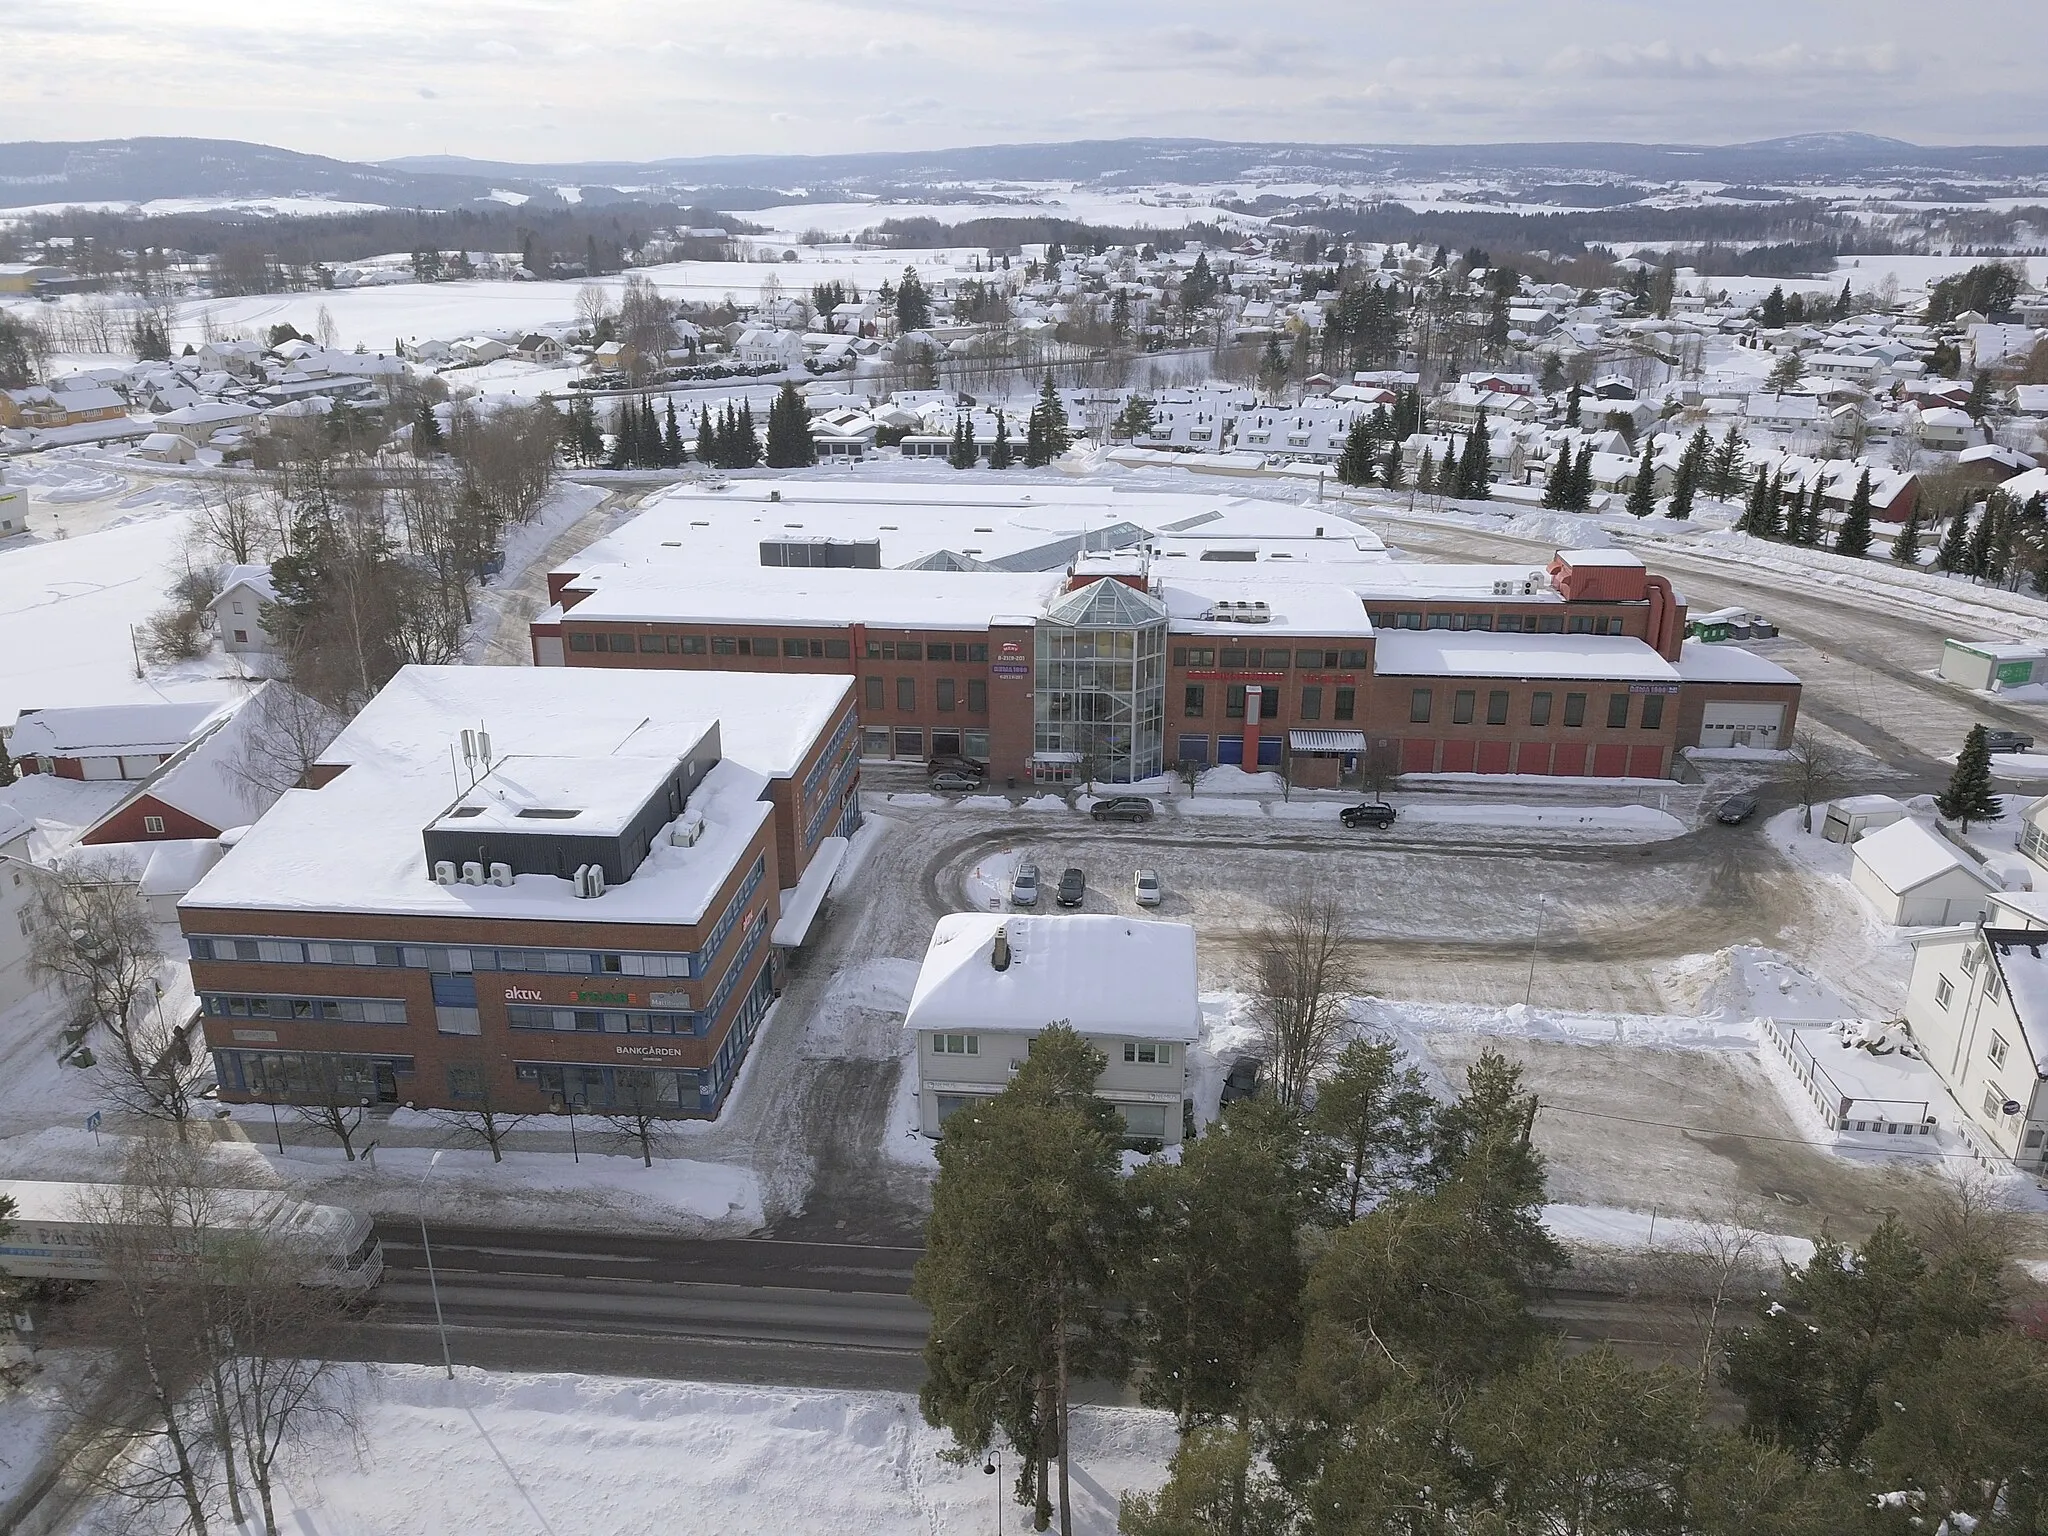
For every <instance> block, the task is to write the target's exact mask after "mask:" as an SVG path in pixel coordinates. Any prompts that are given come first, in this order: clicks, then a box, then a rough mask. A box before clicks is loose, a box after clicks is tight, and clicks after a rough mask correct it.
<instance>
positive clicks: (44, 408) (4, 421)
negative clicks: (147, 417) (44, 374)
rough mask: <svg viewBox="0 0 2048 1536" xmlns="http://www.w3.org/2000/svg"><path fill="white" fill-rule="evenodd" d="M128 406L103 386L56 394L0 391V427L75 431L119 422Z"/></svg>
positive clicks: (39, 387) (35, 387) (36, 389)
mask: <svg viewBox="0 0 2048 1536" xmlns="http://www.w3.org/2000/svg"><path fill="white" fill-rule="evenodd" d="M127 414H128V402H127V401H126V400H125V399H123V398H122V397H121V395H120V394H119V393H118V392H116V391H114V390H112V389H108V388H107V387H105V386H104V385H95V386H92V387H89V388H85V389H66V390H55V389H47V388H44V387H43V386H42V385H30V386H29V387H28V388H26V389H0V427H24V428H51V427H77V426H83V425H85V424H86V423H88V422H94V421H118V420H120V419H121V418H122V417H124V416H126V415H127Z"/></svg>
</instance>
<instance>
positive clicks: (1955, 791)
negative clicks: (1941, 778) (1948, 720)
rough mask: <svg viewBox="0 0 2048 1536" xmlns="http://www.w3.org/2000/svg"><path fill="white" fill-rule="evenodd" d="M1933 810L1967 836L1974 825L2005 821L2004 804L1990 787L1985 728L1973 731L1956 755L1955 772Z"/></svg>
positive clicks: (1989, 755) (1989, 745)
mask: <svg viewBox="0 0 2048 1536" xmlns="http://www.w3.org/2000/svg"><path fill="white" fill-rule="evenodd" d="M1934 808H1935V809H1936V810H1937V811H1939V812H1941V814H1942V816H1943V817H1944V818H1945V819H1946V820H1949V821H1953V822H1959V823H1960V824H1961V825H1962V829H1963V830H1964V831H1965V832H1967V831H1969V830H1970V823H1971V822H1973V821H1998V820H2001V819H2002V818H2003V817H2004V815H2005V804H2004V802H2003V801H2001V800H2000V799H1999V798H1998V795H1997V794H1996V792H1995V791H1993V789H1992V787H1991V744H1990V742H1988V741H1987V740H1986V739H1985V736H1984V727H1983V726H1981V725H1973V726H1971V727H1970V734H1969V735H1968V736H1967V737H1965V738H1964V740H1963V750H1962V751H1961V752H1959V753H1957V754H1956V767H1955V772H1954V773H1952V774H1950V775H1949V779H1948V788H1947V789H1946V790H1944V791H1942V793H1940V794H1938V795H1936V796H1935V797H1934Z"/></svg>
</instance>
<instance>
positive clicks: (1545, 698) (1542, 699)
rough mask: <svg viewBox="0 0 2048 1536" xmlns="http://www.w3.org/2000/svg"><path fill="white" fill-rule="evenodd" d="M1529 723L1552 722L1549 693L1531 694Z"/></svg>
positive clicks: (1542, 723) (1545, 723)
mask: <svg viewBox="0 0 2048 1536" xmlns="http://www.w3.org/2000/svg"><path fill="white" fill-rule="evenodd" d="M1529 723H1530V724H1531V725H1548V724H1550V695H1549V694H1547V693H1532V694H1530V695H1529Z"/></svg>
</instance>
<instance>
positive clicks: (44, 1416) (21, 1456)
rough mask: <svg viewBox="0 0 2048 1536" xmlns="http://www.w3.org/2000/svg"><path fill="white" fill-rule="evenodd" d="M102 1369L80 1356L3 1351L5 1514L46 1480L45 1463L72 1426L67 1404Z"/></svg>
mask: <svg viewBox="0 0 2048 1536" xmlns="http://www.w3.org/2000/svg"><path fill="white" fill-rule="evenodd" d="M101 1369H102V1366H101V1364H100V1361H99V1359H98V1358H97V1357H95V1356H94V1355H92V1354H88V1353H86V1352H83V1351H80V1350H69V1349H67V1350H42V1351H40V1352H38V1353H37V1354H36V1355H35V1356H34V1357H33V1358H29V1357H28V1352H27V1351H26V1350H25V1349H22V1348H21V1347H19V1346H17V1345H14V1344H11V1343H10V1344H6V1345H0V1509H5V1508H6V1506H7V1501H8V1500H9V1499H12V1498H14V1497H15V1496H16V1495H18V1494H20V1493H21V1492H22V1491H23V1490H24V1489H25V1488H26V1487H27V1486H28V1485H29V1484H30V1483H31V1482H33V1481H34V1480H35V1479H36V1478H37V1477H38V1476H40V1475H41V1474H42V1471H43V1466H44V1459H45V1458H46V1457H47V1456H49V1454H50V1452H51V1451H52V1450H54V1449H55V1447H56V1444H57V1440H58V1437H59V1436H60V1435H62V1434H63V1433H64V1430H65V1428H66V1426H67V1425H69V1424H70V1423H71V1422H72V1415H71V1412H70V1409H69V1407H68V1406H67V1404H68V1402H69V1401H71V1400H74V1399H75V1397H76V1396H77V1395H78V1394H79V1393H80V1392H81V1390H82V1389H84V1388H87V1387H89V1386H90V1385H91V1383H92V1381H93V1379H94V1377H95V1376H97V1375H98V1374H99V1372H100V1370H101Z"/></svg>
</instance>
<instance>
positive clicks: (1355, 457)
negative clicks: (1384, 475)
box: [1337, 417, 1378, 485]
mask: <svg viewBox="0 0 2048 1536" xmlns="http://www.w3.org/2000/svg"><path fill="white" fill-rule="evenodd" d="M1377 446H1378V445H1377V444H1376V443H1375V442H1374V440H1373V435H1372V427H1371V425H1370V424H1369V423H1368V422H1367V421H1366V420H1365V418H1364V417H1360V418H1359V419H1358V420H1357V421H1354V422H1353V423H1352V424H1351V430H1350V431H1349V432H1348V433H1346V434H1345V437H1344V451H1343V452H1342V453H1341V454H1339V455H1338V456H1337V478H1338V479H1339V480H1341V481H1342V482H1343V483H1344V484H1346V485H1370V484H1372V470H1373V450H1374V449H1375V448H1376V447H1377Z"/></svg>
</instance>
